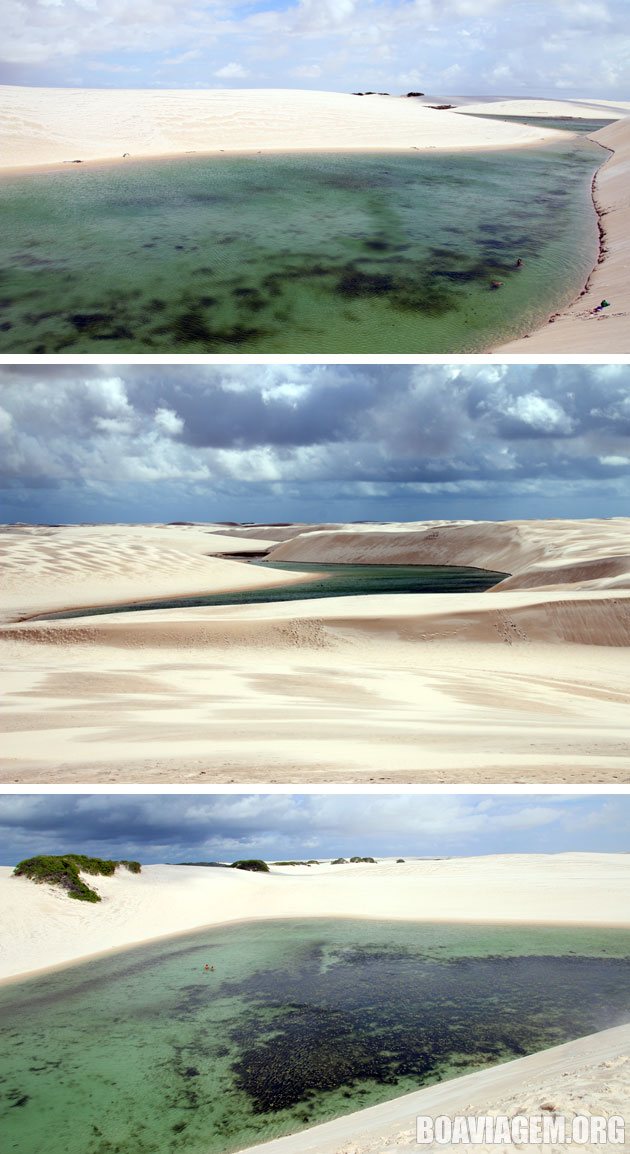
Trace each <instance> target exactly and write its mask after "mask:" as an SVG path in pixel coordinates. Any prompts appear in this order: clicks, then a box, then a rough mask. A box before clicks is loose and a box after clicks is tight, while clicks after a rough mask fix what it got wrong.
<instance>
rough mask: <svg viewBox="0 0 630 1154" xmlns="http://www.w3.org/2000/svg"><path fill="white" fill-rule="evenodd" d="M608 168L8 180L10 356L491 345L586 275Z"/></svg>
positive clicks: (442, 164)
mask: <svg viewBox="0 0 630 1154" xmlns="http://www.w3.org/2000/svg"><path fill="white" fill-rule="evenodd" d="M601 159H602V151H601V149H600V148H598V147H597V146H596V145H594V144H592V143H591V142H590V141H587V140H584V139H579V138H577V137H575V136H571V137H567V140H566V142H565V141H562V142H561V143H560V144H558V145H554V146H547V147H545V148H540V149H529V148H528V149H519V150H515V151H512V152H503V151H496V152H491V153H470V154H461V153H459V154H458V153H453V154H439V155H433V154H427V153H421V152H416V151H414V150H410V151H409V152H408V153H405V154H394V155H378V156H375V155H371V154H370V155H365V154H359V155H346V156H342V155H307V156H305V155H293V156H287V155H274V156H270V155H250V156H241V157H235V156H219V157H212V158H201V157H194V156H190V157H184V158H178V159H176V160H161V161H159V162H153V161H152V162H142V163H140V162H134V161H129V162H125V164H119V165H114V166H111V167H100V168H99V167H98V166H91V165H87V164H86V165H85V166H81V165H78V166H75V165H68V166H65V167H62V168H60V169H59V170H58V171H56V172H54V173H42V174H38V175H29V176H28V177H26V176H23V175H22V176H10V177H6V178H5V179H3V181H2V182H1V183H0V212H1V213H2V217H3V221H4V229H3V233H2V238H1V239H0V257H1V266H2V268H3V269H4V271H3V273H2V276H1V278H0V298H1V299H2V318H1V320H0V352H19V353H53V352H66V351H68V352H72V353H75V352H97V353H101V354H103V355H107V354H108V353H110V352H112V353H113V352H131V353H139V352H171V353H173V352H174V353H185V352H216V353H219V352H243V353H257V352H280V353H290V352H300V353H306V352H317V353H326V352H331V353H334V352H337V353H353V352H355V353H356V352H358V353H369V352H384V353H395V352H399V353H412V352H457V351H463V352H466V351H475V350H479V349H483V348H486V347H488V346H489V345H490V344H491V343H492V342H493V341H495V340H497V339H498V338H499V337H502V336H505V337H507V336H509V335H512V334H514V333H516V332H525V331H527V330H528V328H529V327H530V326H532V325H533V324H535V323H536V322H539V321H541V320H543V319H544V318H545V316H546V315H547V314H548V313H549V312H551V311H553V310H554V308H556V307H558V306H559V305H560V304H561V303H564V302H565V301H566V300H568V299H569V298H570V297H572V296H573V295H575V293H576V292H578V291H579V289H580V287H581V286H582V284H583V283H584V281H585V280H586V277H587V275H588V273H589V271H590V270H591V268H592V266H593V264H594V263H595V260H596V256H597V235H596V229H595V226H594V214H593V208H592V203H591V195H590V182H591V177H592V174H593V172H594V170H595V168H596V166H597V165H598V164H599V163H601ZM519 257H520V258H521V259H522V260H523V261H524V265H523V267H522V268H519V269H517V268H516V267H515V264H516V260H517V258H519ZM493 280H500V281H502V282H503V287H502V288H501V289H499V290H494V291H493V290H492V289H491V287H490V286H491V282H492V281H493Z"/></svg>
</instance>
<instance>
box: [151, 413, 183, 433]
mask: <svg viewBox="0 0 630 1154" xmlns="http://www.w3.org/2000/svg"><path fill="white" fill-rule="evenodd" d="M155 423H156V425H157V426H158V428H159V429H162V430H163V431H164V432H165V433H168V434H169V436H177V434H178V433H181V432H182V431H183V428H184V422H183V421H182V419H181V417H178V416H177V413H175V412H174V411H173V409H156V411H155Z"/></svg>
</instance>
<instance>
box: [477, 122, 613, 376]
mask: <svg viewBox="0 0 630 1154" xmlns="http://www.w3.org/2000/svg"><path fill="white" fill-rule="evenodd" d="M588 139H589V140H591V141H592V143H593V144H597V145H599V147H600V148H603V149H605V151H606V152H607V153H608V155H607V156H605V157H604V158H603V160H602V162H601V164H599V165H598V166H597V169H596V171H595V172H594V173H593V177H592V180H591V201H592V204H593V209H594V213H595V224H596V227H597V234H598V246H597V260H596V261H595V264H594V265H593V267H592V269H591V271H590V272H589V274H588V276H587V278H586V280H585V281H584V283H583V286H582V288H581V289H580V291H579V292H577V293H576V294H575V295H574V296H572V297H571V299H570V300H569V301H568V302H567V303H566V304H565V305H563V306H562V307H561V308H559V309H558V308H557V309H554V311H553V312H550V313H548V314H547V317H546V319H545V320H544V321H543V322H542V323H541V324H540V325H538V327H537V328H535V329H532V331H531V333H527V334H522V335H521V336H520V337H513V338H512V339H511V340H510V341H508V342H505V344H501V345H492V346H490V347H489V348H487V349H486V350H485V351H486V352H487V353H500V352H502V351H503V349H504V348H509V347H510V346H511V345H512V344H513V343H514V342H515V341H521V340H524V339H530V338H533V339H534V340H535V339H536V337H537V336H539V335H540V333H544V332H546V331H547V326H548V325H550V324H553V322H554V321H555V320H556V318H557V317H559V316H561V315H562V313H565V312H568V311H569V310H571V309H573V308H575V307H576V305H578V304H579V303H580V301H581V300H582V298H583V297H585V296H586V295H587V294H588V292H589V290H590V288H591V287H592V284H593V278H594V276H595V274H596V273H597V271H598V269H599V268H600V267H601V266H602V265H603V264H604V263H605V261H606V256H607V254H608V251H609V250H608V239H609V238H608V236H607V233H606V226H605V224H604V217H605V216H606V215H607V212H606V209H605V208H604V205H603V203H602V201H601V199H600V197H599V195H598V178H599V177H600V175H601V172H602V169H604V168H605V167H606V165H607V164H608V163H609V162H610V161H611V160H612V159H613V157H614V155H615V151H616V150H615V149H614V148H611V147H609V146H608V145H607V144H602V142H601V141H599V140H595V139H594V137H592V136H589V137H588ZM532 352H534V353H535V352H536V349H532Z"/></svg>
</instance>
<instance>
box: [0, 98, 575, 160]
mask: <svg viewBox="0 0 630 1154" xmlns="http://www.w3.org/2000/svg"><path fill="white" fill-rule="evenodd" d="M0 108H1V109H2V111H1V112H0V152H1V153H2V157H3V160H2V168H4V169H5V170H7V171H10V170H11V169H12V168H13V169H15V168H19V167H25V166H41V165H51V164H59V163H62V162H64V161H66V162H67V161H72V160H76V159H79V160H82V161H84V162H85V161H95V160H103V159H112V158H118V159H120V158H122V157H123V155H124V154H130V156H131V159H132V160H133V159H135V158H146V157H158V156H166V155H176V154H180V155H181V154H184V153H188V152H198V153H217V152H245V151H251V152H256V151H260V150H262V151H309V150H317V151H329V150H331V151H332V150H335V149H340V150H343V151H357V150H370V151H378V150H380V149H383V150H389V151H392V150H394V151H399V150H405V149H409V148H420V149H425V148H441V149H447V150H448V149H456V150H460V149H464V150H465V149H493V148H514V147H519V146H528V145H532V144H538V143H540V142H545V141H553V140H556V139H558V137H559V134H558V133H557V132H555V131H553V130H551V129H547V128H542V127H528V126H523V125H519V124H516V125H514V124H502V123H500V122H495V121H485V120H475V119H474V118H473V117H469V118H468V120H464V119H463V118H462V117H459V116H457V115H456V114H455V113H454V112H451V111H436V110H435V109H433V108H430V107H427V105H426V104H425V103H424V102H422V101H418V100H407V99H402V98H398V97H393V96H383V95H379V94H374V95H372V96H367V97H365V96H364V97H357V96H354V95H351V94H348V93H343V92H317V91H308V90H304V89H295V90H292V89H274V88H262V89H249V88H242V89H238V88H230V89H227V88H226V89H219V88H215V89H210V88H209V89H205V90H185V89H172V90H167V89H165V90H161V91H157V90H143V89H128V90H125V89H98V88H92V89H90V88H66V89H64V88H27V87H18V86H11V85H4V86H2V87H0Z"/></svg>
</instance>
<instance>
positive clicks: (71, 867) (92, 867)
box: [13, 853, 142, 902]
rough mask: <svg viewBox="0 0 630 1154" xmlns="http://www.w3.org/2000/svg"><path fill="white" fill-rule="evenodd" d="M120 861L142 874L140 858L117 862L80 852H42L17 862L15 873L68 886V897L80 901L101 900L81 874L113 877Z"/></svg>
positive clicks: (131, 870)
mask: <svg viewBox="0 0 630 1154" xmlns="http://www.w3.org/2000/svg"><path fill="white" fill-rule="evenodd" d="M119 865H121V866H124V867H125V869H128V870H129V871H130V872H131V873H134V874H139V873H140V871H141V869H142V866H141V865H140V862H137V861H120V862H118V861H112V860H110V859H107V858H100V857H87V856H86V854H81V853H69V854H65V855H64V856H59V857H56V856H53V855H45V854H40V855H39V856H37V857H29V858H25V859H24V861H21V862H18V864H17V865H16V867H15V869H14V870H13V874H14V876H15V877H25V878H30V880H31V881H34V882H39V883H47V884H48V885H53V886H59V888H60V889H63V890H66V892H67V894H68V897H69V898H74V899H75V900H76V901H79V902H100V901H101V897H100V894H97V892H96V890H93V889H90V887H89V886H88V885H86V883H85V882H84V881H83V879H82V878H81V876H80V875H81V874H82V873H84V874H93V875H94V876H98V875H100V876H101V877H111V876H112V874H113V873H115V871H116V868H117V867H118V866H119Z"/></svg>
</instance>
